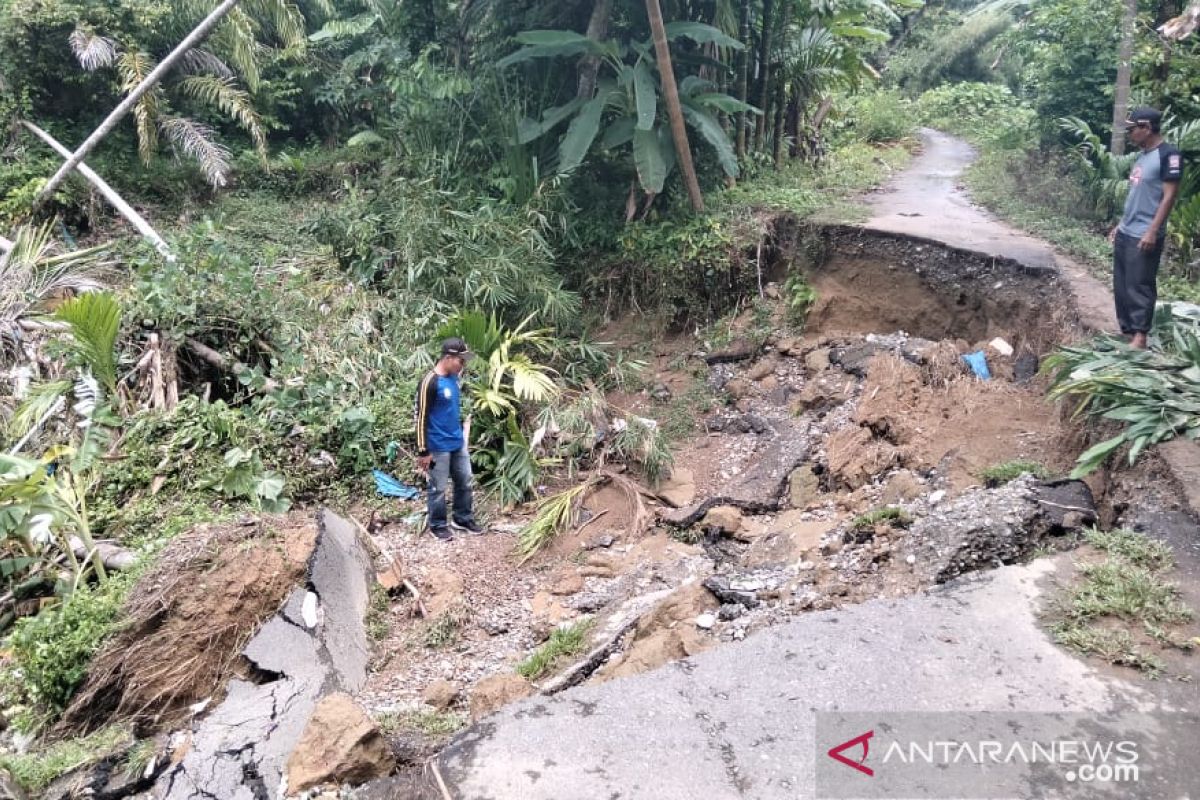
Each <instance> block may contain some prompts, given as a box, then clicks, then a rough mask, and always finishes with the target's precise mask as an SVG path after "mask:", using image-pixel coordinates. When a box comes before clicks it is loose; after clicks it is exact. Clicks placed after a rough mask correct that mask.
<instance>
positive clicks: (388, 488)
mask: <svg viewBox="0 0 1200 800" xmlns="http://www.w3.org/2000/svg"><path fill="white" fill-rule="evenodd" d="M371 474H372V475H374V476H375V491H377V492H379V494H381V495H383V496H384V497H398V498H400V499H401V500H415V499H416V498H417V497H418V496H419V495H420V494H421V490H420V489H418V488H417V487H415V486H409V485H408V484H407V483H401V482H400V481H398V480H396V479H395V478H393V477H392V476H391V475H388V474H387V473H386V472H384V471H383V470H378V469H373V470H371Z"/></svg>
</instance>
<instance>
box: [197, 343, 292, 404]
mask: <svg viewBox="0 0 1200 800" xmlns="http://www.w3.org/2000/svg"><path fill="white" fill-rule="evenodd" d="M184 344H186V345H187V347H188V349H189V350H191V351H192V352H193V353H195V354H196V355H198V356H199V357H200V358H202V359H204V360H205V361H207V362H208V363H209V364H212V365H213V366H214V367H216V368H217V369H219V370H221V371H223V372H230V373H233V375H234V376H235V377H241V375H242V374H243V373H246V372H249V371H250V367H248V366H246V365H245V364H243V363H242V362H240V361H238V360H237V359H235V358H230V357H229V356H227V355H225V354H223V353H219V352H217V351H216V350H213V349H212V348H211V347H209V346H208V345H206V344H202V343H201V342H198V341H196V340H195V339H191V338H189V339H185V340H184ZM263 388H264V389H266V390H267V391H268V392H273V391H275V390H276V389H278V388H279V381H276V380H272V379H271V378H267V379H266V383H264V384H263Z"/></svg>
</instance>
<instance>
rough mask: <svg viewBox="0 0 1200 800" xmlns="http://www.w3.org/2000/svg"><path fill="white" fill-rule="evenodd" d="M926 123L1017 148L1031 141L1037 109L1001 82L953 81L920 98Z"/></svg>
mask: <svg viewBox="0 0 1200 800" xmlns="http://www.w3.org/2000/svg"><path fill="white" fill-rule="evenodd" d="M917 112H918V115H919V117H920V119H921V122H923V123H924V124H926V125H929V126H932V127H934V128H938V129H940V130H944V131H949V132H950V133H956V134H959V135H961V136H966V137H968V138H970V139H973V140H975V141H976V142H979V143H981V144H992V145H995V146H997V147H999V148H1000V149H1014V148H1016V147H1019V146H1021V145H1023V144H1028V143H1029V139H1030V138H1031V136H1030V126H1031V125H1032V122H1033V117H1034V111H1033V109H1031V108H1029V107H1028V106H1027V105H1025V104H1024V103H1023V102H1021V101H1020V100H1019V99H1017V97H1016V96H1015V95H1014V94H1013V93H1012V92H1011V91H1010V90H1009V89H1008V87H1007V86H1002V85H1000V84H998V83H950V84H946V85H944V86H939V87H937V88H936V89H930V90H929V91H927V92H925V93H924V94H922V95H921V96H920V97H919V98H918V99H917Z"/></svg>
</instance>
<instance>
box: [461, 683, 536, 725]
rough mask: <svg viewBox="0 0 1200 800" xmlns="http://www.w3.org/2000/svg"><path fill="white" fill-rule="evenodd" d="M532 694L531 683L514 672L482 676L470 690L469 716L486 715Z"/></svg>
mask: <svg viewBox="0 0 1200 800" xmlns="http://www.w3.org/2000/svg"><path fill="white" fill-rule="evenodd" d="M531 694H533V685H532V684H530V683H529V681H527V680H525V679H524V678H522V677H521V676H520V675H518V674H516V673H515V672H505V673H502V674H500V675H493V676H491V677H490V678H484V679H483V680H481V681H480V682H479V683H477V684H475V687H474V688H473V689H472V690H471V718H472V719H479V718H481V717H486V716H487V715H488V714H490V713H492V712H493V711H495V710H496V709H498V708H502V707H504V706H506V705H508V704H509V703H515V702H516V701H517V700H520V699H521V698H523V697H529V695H531Z"/></svg>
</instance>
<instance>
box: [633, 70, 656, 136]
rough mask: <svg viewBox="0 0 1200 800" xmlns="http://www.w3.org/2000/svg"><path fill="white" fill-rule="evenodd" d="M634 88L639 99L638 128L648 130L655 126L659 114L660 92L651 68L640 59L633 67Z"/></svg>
mask: <svg viewBox="0 0 1200 800" xmlns="http://www.w3.org/2000/svg"><path fill="white" fill-rule="evenodd" d="M633 89H634V95H635V96H636V99H637V129H638V130H639V131H648V130H650V129H651V128H653V127H654V118H655V117H656V116H657V114H658V94H657V91H656V90H655V87H654V76H652V75H651V74H650V68H649V67H647V66H646V62H645V61H642V60H640V59H639V60H638V62H637V64H636V65H635V66H634V68H633Z"/></svg>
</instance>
